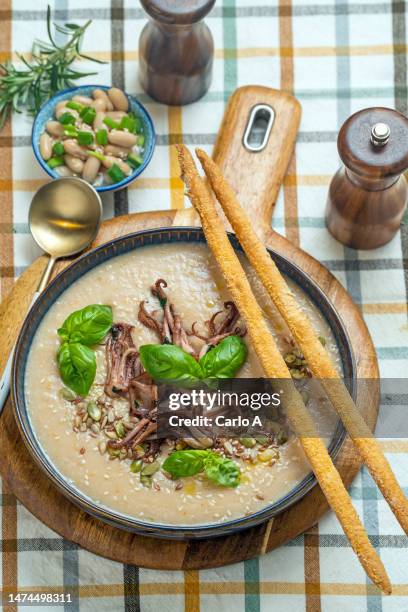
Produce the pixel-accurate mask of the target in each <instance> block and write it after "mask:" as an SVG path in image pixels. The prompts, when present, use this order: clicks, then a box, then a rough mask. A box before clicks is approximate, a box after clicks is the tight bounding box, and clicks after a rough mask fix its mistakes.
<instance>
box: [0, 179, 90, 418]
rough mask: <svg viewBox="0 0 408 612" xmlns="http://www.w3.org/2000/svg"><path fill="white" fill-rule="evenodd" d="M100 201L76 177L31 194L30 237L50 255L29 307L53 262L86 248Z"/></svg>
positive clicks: (6, 380) (5, 388)
mask: <svg viewBox="0 0 408 612" xmlns="http://www.w3.org/2000/svg"><path fill="white" fill-rule="evenodd" d="M101 216H102V202H101V199H100V197H99V195H98V193H97V192H96V191H95V189H94V188H93V187H92V186H91V185H90V184H89V183H87V182H86V181H83V180H82V179H79V178H74V177H70V178H61V179H58V180H56V181H52V182H51V183H47V184H46V185H43V186H42V187H40V189H39V190H38V191H37V193H36V194H35V196H34V197H33V199H32V201H31V205H30V212H29V226H30V230H31V233H32V236H33V238H34V240H35V241H36V242H37V244H38V245H39V246H40V247H41V248H42V249H43V250H44V251H45V252H46V253H47V254H48V255H49V256H50V258H49V260H48V264H47V267H46V268H45V270H44V272H43V274H42V277H41V280H40V282H39V285H38V287H37V291H36V292H35V294H34V296H33V299H32V302H31V305H30V308H31V306H32V305H33V304H34V302H35V301H36V299H37V298H38V296H39V295H40V293H41V292H42V291H43V290H44V289H45V287H46V286H47V283H48V281H49V278H50V275H51V272H52V269H53V267H54V264H55V262H56V261H57V259H59V258H60V257H70V256H71V255H76V254H77V253H80V252H81V251H83V250H84V249H86V247H88V246H89V245H90V244H91V242H92V240H93V239H94V238H95V236H96V234H97V233H98V229H99V225H100V222H101ZM13 352H14V349H13V350H12V351H11V354H10V356H9V359H8V361H7V365H6V367H5V369H4V372H3V375H2V378H1V381H0V413H1V411H2V409H3V406H4V404H5V402H6V398H7V396H8V393H9V391H10V377H11V364H12V359H13Z"/></svg>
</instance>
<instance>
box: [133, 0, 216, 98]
mask: <svg viewBox="0 0 408 612" xmlns="http://www.w3.org/2000/svg"><path fill="white" fill-rule="evenodd" d="M214 3H215V0H141V4H142V6H143V8H144V9H145V10H146V12H147V13H148V14H149V15H150V17H151V18H152V20H151V21H149V22H148V23H147V24H146V26H145V27H144V29H143V31H142V33H141V35H140V40H139V78H140V82H141V84H142V87H143V89H144V90H145V91H146V92H147V93H148V94H149V95H150V96H151V97H152V98H154V99H155V100H157V101H158V102H162V103H163V104H171V105H181V104H189V103H190V102H194V101H195V100H198V99H199V98H201V97H202V96H203V95H204V94H205V92H206V91H207V89H208V88H209V86H210V83H211V78H212V63H213V53H214V43H213V38H212V35H211V32H210V30H209V29H208V27H207V26H206V24H205V23H203V21H202V19H203V18H204V17H205V16H206V15H207V13H208V12H209V11H210V10H211V9H212V7H213V6H214Z"/></svg>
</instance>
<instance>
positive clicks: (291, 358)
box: [285, 353, 296, 364]
mask: <svg viewBox="0 0 408 612" xmlns="http://www.w3.org/2000/svg"><path fill="white" fill-rule="evenodd" d="M285 361H286V363H287V364H290V363H293V362H294V361H296V357H295V356H294V354H293V353H288V354H287V355H285Z"/></svg>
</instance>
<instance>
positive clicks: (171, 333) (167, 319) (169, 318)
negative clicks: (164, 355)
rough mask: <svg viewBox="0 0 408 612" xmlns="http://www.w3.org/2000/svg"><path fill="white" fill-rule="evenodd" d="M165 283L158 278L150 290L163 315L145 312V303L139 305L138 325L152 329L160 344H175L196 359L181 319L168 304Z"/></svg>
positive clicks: (172, 305)
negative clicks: (157, 301)
mask: <svg viewBox="0 0 408 612" xmlns="http://www.w3.org/2000/svg"><path fill="white" fill-rule="evenodd" d="M166 287H167V283H166V281H165V280H164V279H163V278H159V279H158V280H157V281H156V282H155V284H154V285H153V287H152V288H151V292H152V295H154V297H156V298H157V299H158V300H159V302H160V305H161V307H162V310H163V314H162V315H161V316H160V314H159V313H158V312H157V311H154V312H151V313H149V312H147V310H146V306H145V302H141V303H140V305H139V313H138V319H139V321H140V323H142V324H143V325H145V327H148V328H149V329H152V330H153V331H154V332H156V334H157V335H158V337H159V339H160V342H162V343H169V344H175V345H177V346H180V347H181V348H182V349H183V350H184V351H186V353H189V354H190V355H192V356H193V357H197V355H196V352H195V350H194V348H193V347H192V346H191V344H190V342H189V340H188V335H187V332H186V330H185V329H184V327H183V325H182V322H181V317H180V315H179V314H177V313H176V312H175V309H174V304H170V302H169V300H168V297H167V295H166V293H165V291H164V290H165V288H166Z"/></svg>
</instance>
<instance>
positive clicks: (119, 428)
mask: <svg viewBox="0 0 408 612" xmlns="http://www.w3.org/2000/svg"><path fill="white" fill-rule="evenodd" d="M115 431H116V433H117V434H118V438H124V437H125V436H126V428H125V426H124V425H123V423H122V421H117V422H116V423H115Z"/></svg>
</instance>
